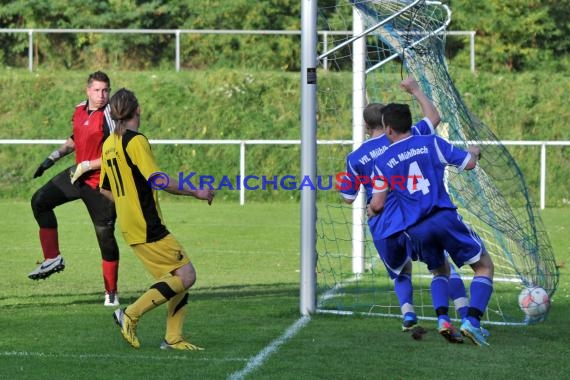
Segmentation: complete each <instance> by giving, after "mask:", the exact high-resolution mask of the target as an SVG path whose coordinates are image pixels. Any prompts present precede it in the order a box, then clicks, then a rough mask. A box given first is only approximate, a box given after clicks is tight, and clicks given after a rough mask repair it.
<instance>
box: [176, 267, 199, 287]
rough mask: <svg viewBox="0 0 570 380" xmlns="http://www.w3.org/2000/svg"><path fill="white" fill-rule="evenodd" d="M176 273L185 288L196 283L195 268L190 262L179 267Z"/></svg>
mask: <svg viewBox="0 0 570 380" xmlns="http://www.w3.org/2000/svg"><path fill="white" fill-rule="evenodd" d="M176 275H178V276H180V279H181V280H182V285H183V286H184V288H185V289H190V288H191V287H192V286H193V285H194V284H195V283H196V270H195V269H194V266H193V265H192V264H191V263H189V264H187V265H184V266H183V267H182V268H179V269H178V270H177V271H176Z"/></svg>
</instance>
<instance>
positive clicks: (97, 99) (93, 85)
mask: <svg viewBox="0 0 570 380" xmlns="http://www.w3.org/2000/svg"><path fill="white" fill-rule="evenodd" d="M86 92H87V99H88V101H89V102H88V106H89V109H90V110H97V109H99V108H101V107H104V106H105V105H107V102H108V101H109V94H110V93H111V80H110V79H109V77H108V76H107V74H105V73H104V72H102V71H95V72H94V73H92V74H89V76H88V77H87V90H86Z"/></svg>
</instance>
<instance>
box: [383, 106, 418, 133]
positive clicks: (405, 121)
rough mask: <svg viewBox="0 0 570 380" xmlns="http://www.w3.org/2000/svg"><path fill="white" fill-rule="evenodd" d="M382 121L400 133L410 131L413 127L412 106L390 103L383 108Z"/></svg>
mask: <svg viewBox="0 0 570 380" xmlns="http://www.w3.org/2000/svg"><path fill="white" fill-rule="evenodd" d="M382 122H383V124H384V126H385V127H388V126H389V127H390V128H392V129H393V130H394V131H395V132H397V133H399V134H402V133H406V132H408V131H409V130H410V129H411V128H412V113H411V112H410V107H409V106H408V105H407V104H399V103H390V104H388V105H387V106H386V107H384V108H383V110H382Z"/></svg>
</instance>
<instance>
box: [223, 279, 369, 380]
mask: <svg viewBox="0 0 570 380" xmlns="http://www.w3.org/2000/svg"><path fill="white" fill-rule="evenodd" d="M357 278H358V276H356V277H355V278H353V279H350V280H348V282H351V281H355V280H356V279H357ZM339 287H340V286H335V287H333V288H332V289H330V290H328V291H327V292H325V293H324V294H323V295H322V296H321V301H322V300H325V299H329V298H331V297H334V294H333V293H335V292H336V291H337V290H338V288H339ZM319 303H320V302H319ZM310 320H311V317H310V316H303V317H301V318H299V319H298V320H297V321H296V322H295V323H293V324H292V325H291V326H289V328H288V329H287V330H285V332H284V333H283V335H281V336H280V337H279V338H277V339H275V340H274V341H273V342H271V343H270V344H269V345H268V346H266V347H265V348H263V349H262V350H261V351H259V353H258V354H257V355H255V356H254V357H253V358H251V359H250V360H249V361H248V363H247V365H246V366H245V367H244V368H243V369H242V370H239V371H236V372H234V373H232V374H231V375H230V376H229V377H228V380H241V379H243V378H245V377H246V376H247V375H249V374H250V373H251V372H253V371H254V370H255V369H256V368H258V367H260V366H261V365H262V364H263V363H264V362H265V361H266V360H267V358H268V357H269V356H270V355H271V354H274V353H275V352H277V350H279V347H280V346H281V345H283V344H284V343H285V342H287V341H288V340H289V339H291V338H292V337H294V336H295V334H297V333H298V332H299V331H300V330H301V329H302V328H303V327H305V326H306V325H307V324H308V323H309V321H310Z"/></svg>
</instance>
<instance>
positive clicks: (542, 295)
mask: <svg viewBox="0 0 570 380" xmlns="http://www.w3.org/2000/svg"><path fill="white" fill-rule="evenodd" d="M519 306H520V308H521V310H522V311H523V312H524V313H525V314H526V315H528V316H529V317H531V318H536V317H540V316H542V315H544V314H546V312H547V311H548V309H549V308H550V298H549V297H548V293H547V292H546V290H544V289H543V288H541V287H540V286H531V287H528V288H524V289H523V290H522V291H521V294H520V295H519Z"/></svg>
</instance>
